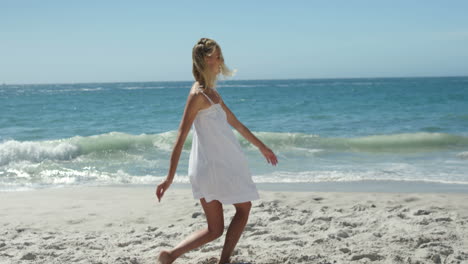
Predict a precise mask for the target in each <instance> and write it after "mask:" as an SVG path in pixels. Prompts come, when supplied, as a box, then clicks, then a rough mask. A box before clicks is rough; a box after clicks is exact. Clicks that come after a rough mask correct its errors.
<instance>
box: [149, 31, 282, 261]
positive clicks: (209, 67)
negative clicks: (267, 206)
mask: <svg viewBox="0 0 468 264" xmlns="http://www.w3.org/2000/svg"><path fill="white" fill-rule="evenodd" d="M192 60H193V70H192V71H193V76H194V77H195V83H194V84H193V86H192V89H191V91H190V93H189V95H188V99H187V103H186V105H185V110H184V114H183V117H182V121H181V123H180V126H179V132H178V135H177V139H176V143H175V145H174V149H173V152H172V155H171V161H170V168H169V173H168V176H167V177H166V179H165V180H164V181H163V182H162V183H161V184H159V185H158V186H157V189H156V195H157V197H158V200H159V201H161V198H162V197H163V195H164V192H165V191H166V190H167V189H168V188H169V186H170V185H171V183H172V181H173V179H174V175H175V172H176V168H177V163H178V161H179V158H180V153H181V151H182V147H183V145H184V142H185V139H186V137H187V134H188V133H189V131H190V128H191V127H192V124H193V127H194V131H193V140H192V150H191V152H190V160H189V169H188V176H189V178H190V183H191V184H192V192H193V196H194V198H195V199H199V200H200V204H201V205H202V207H203V210H204V212H205V216H206V220H207V222H208V227H207V228H205V229H202V230H199V231H197V232H195V233H193V234H192V235H190V236H189V237H187V238H186V239H185V240H184V241H182V242H181V243H180V244H179V245H177V246H176V247H175V248H173V249H171V250H163V251H161V253H160V254H159V258H158V261H159V263H161V264H168V263H173V262H174V260H175V259H177V258H178V257H180V256H181V255H182V254H184V253H185V252H187V251H189V250H191V249H194V248H197V247H199V246H201V245H204V244H206V243H208V242H210V241H212V240H214V239H216V238H219V237H220V236H222V234H223V231H224V216H223V206H222V205H223V204H233V205H234V206H235V208H236V214H235V216H234V218H233V219H232V222H231V224H230V225H229V228H228V230H227V233H226V239H225V242H224V247H223V250H222V253H221V257H220V260H219V263H222V264H225V263H229V259H230V256H231V254H232V252H233V250H234V248H235V246H236V244H237V242H238V240H239V238H240V236H241V234H242V231H243V230H244V227H245V225H246V224H247V220H248V217H249V213H250V208H251V206H252V204H251V201H252V200H256V199H258V198H259V195H258V191H257V189H256V186H255V184H254V182H253V181H252V176H251V174H250V171H249V168H248V164H247V159H246V157H245V155H244V153H243V152H242V150H241V147H240V144H239V142H238V140H237V138H236V137H235V135H234V133H233V131H232V130H231V127H230V126H232V127H234V128H235V129H236V130H237V131H238V132H239V133H240V134H241V135H242V136H243V137H244V138H246V139H247V140H248V141H250V142H251V143H252V144H253V145H255V146H257V147H258V148H259V150H260V152H261V153H262V154H263V155H264V156H265V158H266V160H267V161H268V163H270V164H272V165H276V164H277V163H278V160H277V158H276V156H275V154H274V153H273V151H271V150H270V149H269V148H268V147H267V146H266V145H265V144H263V142H262V141H260V140H259V139H258V138H257V137H255V135H253V134H252V132H250V130H249V129H248V128H247V127H245V126H244V125H243V124H242V123H241V122H240V121H239V120H237V118H236V117H235V115H234V114H233V113H232V112H231V110H229V108H228V107H227V106H226V104H225V103H224V101H223V99H222V98H221V96H220V95H219V93H218V92H217V91H216V80H217V76H218V75H219V74H223V75H225V76H229V75H232V73H231V71H229V69H228V68H227V67H226V65H225V64H224V58H223V54H222V51H221V48H220V46H219V45H218V44H217V43H216V42H215V41H214V40H212V39H207V38H202V39H200V41H198V43H197V44H196V45H195V46H194V47H193V51H192ZM229 125H230V126H229Z"/></svg>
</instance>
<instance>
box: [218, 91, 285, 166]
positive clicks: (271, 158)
mask: <svg viewBox="0 0 468 264" xmlns="http://www.w3.org/2000/svg"><path fill="white" fill-rule="evenodd" d="M220 98H221V97H220ZM220 104H221V106H222V107H223V109H224V111H225V112H226V116H227V121H228V123H229V124H230V125H231V126H232V127H234V128H235V129H236V130H237V131H238V132H239V134H241V135H242V136H243V137H244V138H245V139H247V140H248V141H249V142H250V143H252V144H253V145H254V146H256V147H258V148H259V150H260V152H262V154H263V156H265V158H266V160H267V162H268V163H271V164H272V165H276V164H277V163H278V159H277V158H276V155H275V154H274V153H273V151H272V150H271V149H269V148H268V147H267V146H266V145H265V144H264V143H263V142H262V141H261V140H260V139H258V138H257V137H256V136H255V135H254V134H253V133H252V132H251V131H250V130H249V129H248V128H247V127H246V126H244V124H242V123H241V122H240V121H239V120H238V119H237V117H236V116H235V115H234V113H232V111H231V110H230V109H229V107H227V105H226V104H224V101H223V100H221V101H220Z"/></svg>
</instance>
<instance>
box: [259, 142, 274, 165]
mask: <svg viewBox="0 0 468 264" xmlns="http://www.w3.org/2000/svg"><path fill="white" fill-rule="evenodd" d="M260 152H262V154H263V156H265V158H266V160H267V161H268V163H270V164H271V165H273V166H276V164H277V163H278V159H277V158H276V155H275V153H273V151H271V149H269V148H268V147H267V146H264V147H261V148H260Z"/></svg>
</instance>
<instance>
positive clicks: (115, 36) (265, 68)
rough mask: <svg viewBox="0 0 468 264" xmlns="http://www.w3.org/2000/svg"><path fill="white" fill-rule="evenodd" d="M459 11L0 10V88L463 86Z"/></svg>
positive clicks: (378, 7)
mask: <svg viewBox="0 0 468 264" xmlns="http://www.w3.org/2000/svg"><path fill="white" fill-rule="evenodd" d="M467 10H468V1H416V0H415V1H408V0H406V1H288V2H287V1H117V0H116V1H104V0H102V1H87V0H81V1H61V0H60V1H58V0H57V1H49V0H43V1H13V0H12V1H3V0H0V83H74V82H114V81H115V82H128V81H178V80H192V74H191V49H192V47H193V45H194V44H195V43H196V41H197V40H198V39H199V38H201V37H209V38H213V39H215V40H216V41H218V43H219V44H220V45H221V47H222V48H223V52H224V56H225V59H226V63H227V64H228V66H230V67H231V68H235V69H237V70H238V73H237V75H236V76H235V77H234V79H239V80H240V79H288V78H348V77H351V78H358V77H408V76H466V75H468V15H466V13H467Z"/></svg>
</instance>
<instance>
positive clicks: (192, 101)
mask: <svg viewBox="0 0 468 264" xmlns="http://www.w3.org/2000/svg"><path fill="white" fill-rule="evenodd" d="M202 105H203V98H201V95H200V94H195V93H192V92H190V94H189V96H188V98H187V103H186V104H185V109H184V114H183V116H182V120H181V121H180V124H179V130H178V133H177V138H176V142H175V144H174V148H173V150H172V154H171V161H170V165H169V172H168V174H167V177H166V179H165V180H164V181H163V182H161V183H160V184H159V185H158V186H157V188H156V196H157V197H158V200H159V201H160V202H161V198H162V197H163V195H164V193H165V192H166V190H167V189H168V188H169V186H170V185H171V184H172V181H173V180H174V175H175V172H176V170H177V164H178V163H179V159H180V154H181V153H182V148H183V146H184V142H185V139H186V138H187V135H188V133H189V132H190V128H191V127H192V123H193V120H195V117H196V116H197V113H198V111H199V110H200V109H201V107H202Z"/></svg>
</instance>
